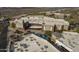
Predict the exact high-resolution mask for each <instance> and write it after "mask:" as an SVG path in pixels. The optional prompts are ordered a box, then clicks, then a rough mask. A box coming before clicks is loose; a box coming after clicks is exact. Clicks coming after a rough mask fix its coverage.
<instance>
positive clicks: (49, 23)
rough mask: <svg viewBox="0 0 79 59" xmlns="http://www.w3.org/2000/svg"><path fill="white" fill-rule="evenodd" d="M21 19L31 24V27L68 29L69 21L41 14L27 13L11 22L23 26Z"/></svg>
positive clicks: (53, 29) (47, 29)
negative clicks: (27, 14)
mask: <svg viewBox="0 0 79 59" xmlns="http://www.w3.org/2000/svg"><path fill="white" fill-rule="evenodd" d="M23 21H24V22H29V23H30V24H31V26H30V28H31V29H41V30H44V31H55V30H68V27H69V23H68V22H67V21H65V20H64V19H54V18H51V17H46V16H41V15H29V16H25V17H20V18H19V19H15V20H14V21H13V22H14V23H15V24H16V27H17V28H23Z"/></svg>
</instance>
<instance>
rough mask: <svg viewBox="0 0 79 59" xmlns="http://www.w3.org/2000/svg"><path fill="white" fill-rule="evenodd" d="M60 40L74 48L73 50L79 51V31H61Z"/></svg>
mask: <svg viewBox="0 0 79 59" xmlns="http://www.w3.org/2000/svg"><path fill="white" fill-rule="evenodd" d="M58 40H59V41H60V42H62V43H63V44H64V45H65V46H67V47H68V48H70V49H72V51H74V52H78V51H79V33H76V32H67V31H64V32H63V33H61V37H60V38H59V39H58Z"/></svg>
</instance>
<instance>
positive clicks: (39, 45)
mask: <svg viewBox="0 0 79 59" xmlns="http://www.w3.org/2000/svg"><path fill="white" fill-rule="evenodd" d="M23 37H24V39H23V40H21V41H18V42H15V44H14V51H15V52H20V51H23V52H59V50H57V49H56V48H55V47H54V46H53V45H52V44H50V43H49V42H48V41H47V40H45V39H43V38H41V37H38V36H36V35H34V34H28V35H25V36H23Z"/></svg>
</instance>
